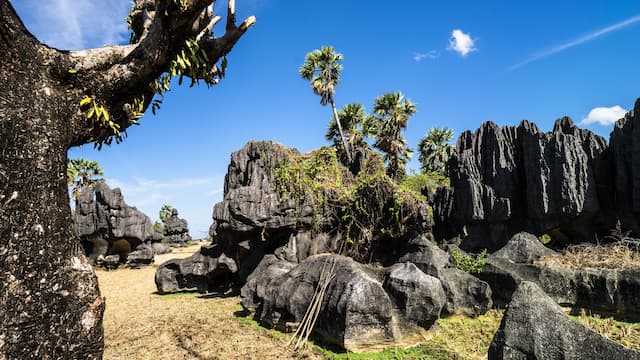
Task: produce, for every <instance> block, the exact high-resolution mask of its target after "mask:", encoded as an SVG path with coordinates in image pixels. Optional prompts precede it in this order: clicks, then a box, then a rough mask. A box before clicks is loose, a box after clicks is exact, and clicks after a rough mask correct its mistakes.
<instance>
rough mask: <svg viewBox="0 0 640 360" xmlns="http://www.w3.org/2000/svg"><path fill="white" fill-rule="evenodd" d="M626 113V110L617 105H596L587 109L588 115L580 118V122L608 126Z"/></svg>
mask: <svg viewBox="0 0 640 360" xmlns="http://www.w3.org/2000/svg"><path fill="white" fill-rule="evenodd" d="M626 113H627V110H625V109H623V108H622V107H620V106H618V105H616V106H612V107H596V108H593V109H592V110H591V111H589V115H588V116H587V117H586V118H584V119H582V121H581V122H580V124H582V125H591V124H599V125H602V126H609V125H613V124H615V122H616V121H617V120H618V119H621V118H623V117H624V115H625V114H626Z"/></svg>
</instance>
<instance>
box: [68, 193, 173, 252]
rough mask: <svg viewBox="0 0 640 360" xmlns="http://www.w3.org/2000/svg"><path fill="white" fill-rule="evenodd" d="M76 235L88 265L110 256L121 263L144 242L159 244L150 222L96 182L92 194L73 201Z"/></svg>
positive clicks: (82, 195)
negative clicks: (74, 205) (114, 256)
mask: <svg viewBox="0 0 640 360" xmlns="http://www.w3.org/2000/svg"><path fill="white" fill-rule="evenodd" d="M73 220H74V225H75V229H76V233H77V234H78V236H79V237H80V240H81V243H82V246H83V247H84V249H85V252H86V254H87V255H88V256H89V258H90V259H91V260H92V261H95V260H96V259H98V258H99V257H105V256H108V255H112V254H117V255H118V256H119V261H120V262H121V263H125V262H126V261H127V258H128V256H129V253H131V252H132V251H133V250H135V249H136V248H137V247H138V246H140V245H141V244H143V243H144V242H151V241H159V240H160V239H161V235H160V234H158V233H156V232H155V231H154V230H153V226H152V224H151V220H150V219H149V217H147V216H146V215H145V214H143V213H142V212H140V211H139V210H137V209H136V208H135V207H133V206H129V205H127V203H126V202H125V201H124V198H123V196H122V193H121V192H120V189H118V188H116V189H113V190H112V189H110V188H109V187H108V186H107V185H106V184H105V183H104V182H102V181H99V182H98V183H97V184H96V187H95V197H94V191H92V190H91V189H86V190H84V191H83V192H82V193H81V194H80V195H79V196H78V198H77V202H76V209H75V214H74V219H73Z"/></svg>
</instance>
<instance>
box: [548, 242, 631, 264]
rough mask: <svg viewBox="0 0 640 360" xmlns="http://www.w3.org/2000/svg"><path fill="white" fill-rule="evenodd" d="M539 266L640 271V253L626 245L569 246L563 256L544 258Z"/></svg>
mask: <svg viewBox="0 0 640 360" xmlns="http://www.w3.org/2000/svg"><path fill="white" fill-rule="evenodd" d="M536 263H537V264H539V265H542V266H546V267H553V268H565V269H581V268H601V269H629V270H630V269H640V252H638V251H636V250H634V249H632V248H631V247H630V246H629V245H627V244H625V243H620V242H617V243H612V244H607V245H600V244H580V245H573V246H569V247H568V248H566V249H565V250H564V252H563V253H562V254H561V255H553V256H544V257H542V258H540V259H539V260H537V261H536Z"/></svg>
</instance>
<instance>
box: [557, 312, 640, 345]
mask: <svg viewBox="0 0 640 360" xmlns="http://www.w3.org/2000/svg"><path fill="white" fill-rule="evenodd" d="M569 317H570V318H572V319H573V320H575V321H577V322H579V323H580V324H582V325H584V326H586V327H588V328H590V329H591V330H593V331H595V332H597V333H598V334H600V335H602V336H604V337H606V338H607V339H609V340H612V341H615V342H617V343H619V344H622V345H624V346H626V347H628V348H630V349H634V350H639V351H640V323H628V322H624V321H618V320H615V319H613V318H612V317H601V316H600V315H598V314H589V313H588V312H587V311H586V310H585V309H581V310H580V315H577V316H575V315H569Z"/></svg>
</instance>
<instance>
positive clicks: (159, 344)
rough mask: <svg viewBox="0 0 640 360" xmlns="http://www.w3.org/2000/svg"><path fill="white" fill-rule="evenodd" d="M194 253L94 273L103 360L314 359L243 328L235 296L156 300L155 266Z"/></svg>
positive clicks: (177, 251)
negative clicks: (101, 299) (102, 300)
mask: <svg viewBox="0 0 640 360" xmlns="http://www.w3.org/2000/svg"><path fill="white" fill-rule="evenodd" d="M198 249H199V245H197V246H191V247H188V248H183V249H174V251H173V252H172V253H170V254H165V255H161V256H157V257H156V263H155V266H151V267H147V268H144V269H139V270H131V269H118V270H116V271H103V270H97V271H96V272H97V274H98V279H99V283H100V290H101V292H102V295H103V296H105V297H106V304H107V307H106V310H105V314H104V329H105V352H104V358H105V359H107V360H112V359H123V360H124V359H127V360H135V359H172V360H174V359H261V360H265V359H291V358H308V359H313V358H319V356H318V355H317V354H310V353H309V351H307V353H303V354H294V353H293V352H292V351H291V350H290V349H289V348H288V347H287V346H286V341H287V339H286V337H282V336H275V335H273V334H270V333H269V332H268V331H263V330H261V329H259V328H256V327H255V326H252V325H251V324H250V323H248V322H246V321H245V322H244V323H243V322H242V321H241V320H242V319H238V318H237V317H236V315H234V312H238V311H240V310H241V307H240V304H239V301H240V299H239V297H238V296H228V297H215V296H202V295H200V294H173V295H164V296H162V295H157V294H156V293H155V291H156V286H155V283H154V274H155V271H156V269H157V266H158V265H159V264H161V263H162V262H164V261H166V260H168V259H171V258H178V257H180V258H184V257H188V256H189V255H191V254H193V253H194V252H195V251H197V250H198Z"/></svg>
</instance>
